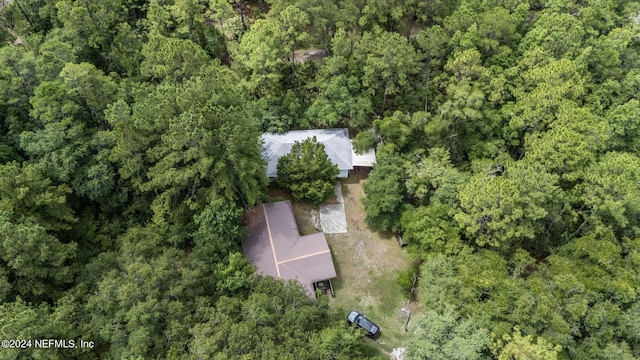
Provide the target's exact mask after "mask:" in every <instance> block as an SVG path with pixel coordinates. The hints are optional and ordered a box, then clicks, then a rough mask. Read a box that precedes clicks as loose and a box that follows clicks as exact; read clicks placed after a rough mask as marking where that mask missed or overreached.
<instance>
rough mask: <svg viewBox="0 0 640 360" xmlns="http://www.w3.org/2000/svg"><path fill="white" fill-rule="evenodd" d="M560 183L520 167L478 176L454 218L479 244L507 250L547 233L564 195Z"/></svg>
mask: <svg viewBox="0 0 640 360" xmlns="http://www.w3.org/2000/svg"><path fill="white" fill-rule="evenodd" d="M556 183H557V176H554V175H550V174H548V173H545V172H544V171H540V170H539V169H536V168H535V167H530V166H526V165H523V164H520V163H515V164H513V165H512V166H510V165H507V169H506V171H505V174H504V175H502V176H495V175H491V176H487V175H485V174H478V175H475V176H473V177H472V178H471V181H470V182H469V183H468V184H466V185H465V186H463V187H462V188H461V189H460V193H459V200H460V208H461V211H459V212H458V213H457V214H456V215H455V216H454V218H455V220H456V221H457V222H458V223H459V224H460V226H461V227H462V228H463V229H465V232H466V234H467V236H469V237H471V239H473V241H474V242H475V243H476V244H478V245H480V246H486V245H488V246H491V247H494V248H499V249H503V250H506V249H508V248H509V247H510V246H512V245H518V244H521V243H522V242H524V241H525V240H526V239H528V240H529V241H531V240H533V239H536V238H537V237H539V236H540V235H541V234H542V233H543V231H544V230H543V229H544V221H542V220H543V219H545V218H547V217H548V216H550V214H552V211H551V209H552V208H553V204H554V202H555V201H557V199H558V197H559V196H560V194H561V193H560V189H559V188H558V187H557V185H556ZM538 241H540V239H538Z"/></svg>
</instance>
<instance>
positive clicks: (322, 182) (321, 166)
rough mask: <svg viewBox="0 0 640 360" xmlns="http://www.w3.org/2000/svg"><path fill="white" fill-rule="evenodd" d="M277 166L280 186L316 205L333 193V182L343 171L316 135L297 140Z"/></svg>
mask: <svg viewBox="0 0 640 360" xmlns="http://www.w3.org/2000/svg"><path fill="white" fill-rule="evenodd" d="M277 170H278V184H279V185H280V186H282V187H284V188H286V189H289V190H291V194H292V195H293V197H294V198H295V199H296V200H299V201H303V202H309V203H311V204H314V205H318V204H320V203H321V202H322V201H324V200H325V199H326V198H327V197H328V196H329V195H331V194H333V183H334V182H335V180H336V178H337V176H338V174H339V173H340V170H339V169H338V165H336V164H334V163H332V162H331V159H329V156H328V155H327V153H326V151H325V150H324V144H322V143H319V142H318V141H317V139H316V137H315V136H314V137H313V138H312V139H307V140H304V141H296V142H295V143H294V144H293V146H292V147H291V151H290V152H289V153H288V154H286V155H283V156H282V157H280V159H279V160H278V165H277Z"/></svg>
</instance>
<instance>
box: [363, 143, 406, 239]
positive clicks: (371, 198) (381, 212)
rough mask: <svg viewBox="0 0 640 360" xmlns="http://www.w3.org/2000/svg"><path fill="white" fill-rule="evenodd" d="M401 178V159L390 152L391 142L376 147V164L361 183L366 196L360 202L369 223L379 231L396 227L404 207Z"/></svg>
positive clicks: (393, 229)
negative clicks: (365, 180)
mask: <svg viewBox="0 0 640 360" xmlns="http://www.w3.org/2000/svg"><path fill="white" fill-rule="evenodd" d="M405 178H406V170H405V168H404V160H403V159H402V158H401V157H400V156H399V155H398V154H396V153H395V152H394V147H393V145H385V146H383V147H381V148H379V149H378V153H377V154H376V166H375V167H374V168H373V170H372V171H371V173H370V174H369V178H368V179H367V182H365V183H364V185H363V190H364V192H365V194H366V198H364V199H362V205H364V209H365V212H366V218H365V219H366V222H367V223H368V224H369V225H372V226H374V227H375V228H377V229H378V230H381V231H386V230H389V229H390V230H392V231H399V230H400V217H401V215H402V211H403V210H405V208H406V205H405V204H403V199H404V198H405V196H406V195H405V194H406V189H405V185H404V181H405Z"/></svg>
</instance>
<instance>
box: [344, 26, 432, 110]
mask: <svg viewBox="0 0 640 360" xmlns="http://www.w3.org/2000/svg"><path fill="white" fill-rule="evenodd" d="M353 51H354V52H353V56H354V59H355V61H356V63H358V64H361V66H362V72H363V74H362V77H361V79H362V86H363V88H364V90H365V91H367V92H368V93H369V94H370V95H371V96H373V98H374V99H376V101H374V103H379V104H380V106H379V111H380V112H381V113H382V112H383V111H385V109H386V107H387V101H388V100H389V98H390V97H393V96H395V95H400V94H402V93H403V92H404V91H405V90H407V89H408V88H409V85H410V78H411V76H412V75H414V74H415V73H416V72H417V69H418V68H419V67H420V65H421V59H420V56H419V55H418V54H417V53H416V51H415V49H414V48H413V46H411V45H410V44H409V42H408V41H407V39H406V38H404V37H402V36H400V35H399V34H397V33H391V32H385V31H378V32H374V33H369V32H367V33H365V34H364V35H363V36H362V39H361V40H360V41H359V42H358V43H357V46H355V48H354V50H353Z"/></svg>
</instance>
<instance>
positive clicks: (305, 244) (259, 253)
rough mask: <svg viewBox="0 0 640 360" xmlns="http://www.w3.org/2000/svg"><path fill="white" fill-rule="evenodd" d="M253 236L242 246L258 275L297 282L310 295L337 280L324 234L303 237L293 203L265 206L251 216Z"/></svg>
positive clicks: (250, 228) (248, 216)
mask: <svg viewBox="0 0 640 360" xmlns="http://www.w3.org/2000/svg"><path fill="white" fill-rule="evenodd" d="M247 220H248V222H249V235H248V237H247V238H246V240H245V241H244V242H243V244H242V250H243V252H244V253H245V254H246V255H247V256H249V258H250V259H251V263H252V264H253V266H255V268H256V272H257V273H258V274H262V275H269V276H273V277H275V278H278V279H283V280H291V279H296V280H298V282H300V283H301V284H302V285H303V286H304V287H305V289H306V290H307V293H308V295H309V296H311V297H314V298H315V294H316V293H315V289H316V288H319V289H324V288H325V286H324V285H325V284H329V287H328V288H329V289H331V292H332V291H333V290H332V289H333V288H332V287H331V283H330V279H333V278H335V277H336V269H335V267H334V265H333V259H332V257H331V251H330V250H329V245H328V244H327V240H326V238H325V237H324V233H316V234H311V235H306V236H300V233H299V232H298V226H297V225H296V221H295V218H294V215H293V208H292V207H291V202H289V201H279V202H275V203H270V204H261V205H258V206H256V207H254V208H252V209H251V210H249V212H248V214H247Z"/></svg>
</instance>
